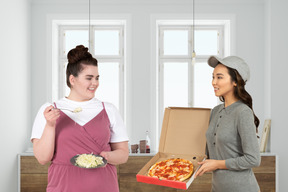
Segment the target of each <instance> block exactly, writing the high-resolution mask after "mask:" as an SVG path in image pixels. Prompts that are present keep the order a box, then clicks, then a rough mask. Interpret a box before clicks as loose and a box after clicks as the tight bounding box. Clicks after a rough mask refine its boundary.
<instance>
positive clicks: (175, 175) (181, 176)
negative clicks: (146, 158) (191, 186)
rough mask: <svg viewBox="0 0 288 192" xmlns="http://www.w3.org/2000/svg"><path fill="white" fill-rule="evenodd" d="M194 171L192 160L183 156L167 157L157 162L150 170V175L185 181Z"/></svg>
mask: <svg viewBox="0 0 288 192" xmlns="http://www.w3.org/2000/svg"><path fill="white" fill-rule="evenodd" d="M192 173H193V164H192V162H191V161H188V160H186V159H181V158H176V159H175V158H174V159H166V160H163V161H160V162H157V163H155V164H154V165H152V166H151V168H150V169H149V170H148V176H150V177H157V178H159V179H166V180H172V181H184V180H186V179H188V178H189V177H190V176H191V175H192Z"/></svg>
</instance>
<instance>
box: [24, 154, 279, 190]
mask: <svg viewBox="0 0 288 192" xmlns="http://www.w3.org/2000/svg"><path fill="white" fill-rule="evenodd" d="M18 157H19V158H18V161H19V162H18V165H19V186H18V191H20V190H21V192H45V191H46V185H47V170H48V166H49V165H44V166H42V165H40V164H39V163H38V162H37V160H36V159H35V157H34V156H33V154H30V155H27V154H20V155H19V156H18ZM276 157H277V156H275V155H269V154H265V155H262V160H261V165H260V167H257V168H254V169H253V170H254V173H255V176H256V178H257V180H258V183H259V185H260V188H261V192H275V189H276V163H277V160H276ZM151 158H152V156H144V155H141V156H137V155H136V156H135V155H134V156H130V157H129V160H128V162H127V163H126V164H122V165H119V166H117V171H118V181H119V188H120V192H134V191H137V192H150V191H151V192H156V191H157V192H162V191H163V192H181V191H187V192H190V191H193V192H206V191H210V189H211V173H206V174H204V175H203V176H202V177H198V178H197V179H195V180H194V181H193V183H192V184H191V186H190V187H189V189H188V190H180V189H174V188H168V187H163V186H157V185H151V184H146V183H139V182H137V181H136V174H137V173H138V171H139V170H140V169H141V168H142V167H143V166H144V165H145V164H146V163H147V162H148V161H149V160H150V159H151Z"/></svg>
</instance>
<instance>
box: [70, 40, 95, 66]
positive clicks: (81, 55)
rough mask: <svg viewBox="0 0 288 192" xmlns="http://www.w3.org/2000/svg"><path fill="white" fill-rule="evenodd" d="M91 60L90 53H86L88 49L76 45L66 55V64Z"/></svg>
mask: <svg viewBox="0 0 288 192" xmlns="http://www.w3.org/2000/svg"><path fill="white" fill-rule="evenodd" d="M89 58H92V55H91V53H89V52H88V48H87V47H84V46H83V45H78V46H76V47H75V48H74V49H71V50H70V51H69V52H68V54H67V59H68V63H71V64H73V63H77V62H79V61H82V60H86V59H89Z"/></svg>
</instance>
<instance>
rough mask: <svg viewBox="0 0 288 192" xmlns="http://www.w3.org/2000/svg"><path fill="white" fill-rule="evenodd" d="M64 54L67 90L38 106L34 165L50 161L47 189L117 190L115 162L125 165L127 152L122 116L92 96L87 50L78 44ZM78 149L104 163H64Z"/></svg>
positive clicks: (94, 74) (92, 66) (94, 72)
mask: <svg viewBox="0 0 288 192" xmlns="http://www.w3.org/2000/svg"><path fill="white" fill-rule="evenodd" d="M67 57H68V65H67V69H66V77H67V79H66V81H67V85H68V86H69V87H70V94H69V95H68V97H64V98H62V99H60V100H58V101H56V102H55V103H53V104H49V103H46V104H44V105H43V106H42V107H41V108H40V110H39V112H38V114H37V116H36V118H35V121H34V125H33V131H32V136H31V140H32V142H33V150H34V155H35V157H36V158H37V160H38V161H39V163H40V164H46V163H48V162H51V165H50V166H49V170H48V186H47V192H82V191H83V192H84V191H85V192H97V191H99V192H118V191H119V188H118V182H117V172H116V167H115V165H117V164H121V163H125V162H126V161H127V159H128V155H129V150H128V137H127V133H126V129H125V126H124V123H123V120H122V118H121V116H120V114H119V113H118V110H117V109H116V108H115V107H114V105H112V104H110V103H106V102H101V101H99V100H98V99H96V98H95V97H94V96H95V91H96V90H97V88H98V86H99V73H98V65H97V60H96V59H95V58H93V57H92V55H91V54H90V53H89V52H88V48H86V47H84V46H82V45H79V46H77V47H76V48H74V49H72V50H70V51H69V53H68V55H67ZM61 109H62V110H61ZM64 109H70V110H71V111H69V110H64ZM74 109H82V111H81V112H78V113H75V112H77V110H76V111H74ZM73 111H74V112H73ZM78 111H79V110H78ZM84 153H89V154H90V153H93V154H100V155H101V156H103V157H104V158H105V159H107V162H108V164H107V165H106V166H105V167H101V168H96V169H84V168H79V167H76V166H73V165H72V164H71V163H70V159H71V158H72V157H73V156H75V155H77V154H84Z"/></svg>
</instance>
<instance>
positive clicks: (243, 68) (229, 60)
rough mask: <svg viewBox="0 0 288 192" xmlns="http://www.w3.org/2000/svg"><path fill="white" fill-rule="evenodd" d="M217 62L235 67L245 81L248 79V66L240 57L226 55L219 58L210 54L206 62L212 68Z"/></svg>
mask: <svg viewBox="0 0 288 192" xmlns="http://www.w3.org/2000/svg"><path fill="white" fill-rule="evenodd" d="M219 63H221V64H223V65H225V66H226V67H230V68H232V69H236V70H237V71H238V73H239V74H240V75H241V77H242V79H243V80H244V81H245V82H246V81H248V80H249V79H250V70H249V66H248V65H247V63H246V62H245V61H244V60H243V59H241V58H240V57H237V56H228V57H225V58H223V59H221V58H219V57H216V56H211V57H210V58H209V59H208V64H209V65H210V66H211V67H213V68H215V67H216V66H217V65H218V64H219Z"/></svg>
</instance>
